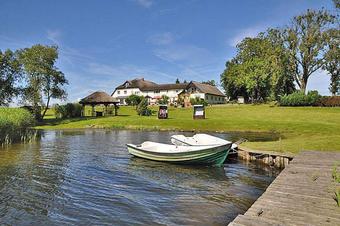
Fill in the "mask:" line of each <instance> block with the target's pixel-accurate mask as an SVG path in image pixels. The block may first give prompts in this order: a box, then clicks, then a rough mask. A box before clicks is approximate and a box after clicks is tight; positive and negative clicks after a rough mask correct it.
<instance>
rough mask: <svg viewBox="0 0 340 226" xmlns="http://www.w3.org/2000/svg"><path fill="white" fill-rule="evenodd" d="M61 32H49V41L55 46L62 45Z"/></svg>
mask: <svg viewBox="0 0 340 226" xmlns="http://www.w3.org/2000/svg"><path fill="white" fill-rule="evenodd" d="M60 37H61V32H60V31H59V30H47V39H48V40H50V41H51V42H53V43H54V44H57V45H60Z"/></svg>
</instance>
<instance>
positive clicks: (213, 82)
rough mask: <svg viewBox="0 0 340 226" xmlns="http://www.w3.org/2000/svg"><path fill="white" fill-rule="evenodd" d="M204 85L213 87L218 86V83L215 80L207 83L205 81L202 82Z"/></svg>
mask: <svg viewBox="0 0 340 226" xmlns="http://www.w3.org/2000/svg"><path fill="white" fill-rule="evenodd" d="M202 83H203V84H208V85H211V86H216V82H215V80H213V79H212V80H207V81H203V82H202Z"/></svg>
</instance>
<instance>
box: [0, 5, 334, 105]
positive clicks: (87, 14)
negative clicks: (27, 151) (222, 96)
mask: <svg viewBox="0 0 340 226" xmlns="http://www.w3.org/2000/svg"><path fill="white" fill-rule="evenodd" d="M321 7H325V8H327V9H330V10H334V8H333V5H332V1H331V0H324V1H321V0H305V1H303V0H282V1H279V0H266V1H263V0H257V1H255V0H235V1H231V0H230V1H225V0H183V1H182V0H167V1H163V0H157V1H156V0H114V1H112V0H97V1H95V0H92V1H91V0H73V1H69V0H58V1H52V0H40V1H39V0H31V1H26V0H21V1H20V0H1V1H0V12H1V13H0V21H1V23H0V49H1V50H4V49H8V48H9V49H12V50H15V49H18V48H23V47H29V46H31V45H34V44H37V43H41V44H48V45H51V44H56V45H58V46H59V52H60V56H59V60H58V67H59V68H60V69H61V70H62V71H63V72H64V73H65V75H66V76H67V78H68V80H69V83H70V84H69V86H68V87H67V90H68V93H69V97H68V101H75V100H77V99H78V98H82V97H84V96H86V95H87V94H89V93H91V92H92V91H96V90H103V91H106V92H108V93H111V92H112V91H113V90H114V88H115V87H116V86H117V85H119V84H121V83H123V82H124V81H125V80H128V79H133V78H135V77H144V78H145V79H149V80H152V81H155V82H158V83H171V82H174V81H175V80H176V78H179V79H180V80H184V79H185V80H187V81H190V80H196V81H202V80H207V79H215V80H216V81H219V78H220V74H221V73H222V71H223V70H224V67H225V62H226V60H228V59H231V58H232V57H233V56H234V55H235V45H236V43H238V42H239V41H241V40H242V39H243V38H244V37H248V36H249V37H252V36H255V35H256V34H257V33H258V32H261V31H265V30H266V28H268V27H282V26H284V25H286V24H288V23H289V21H290V19H291V18H292V17H293V16H294V15H298V14H300V13H302V12H304V11H306V10H307V9H308V8H312V9H319V8H321ZM328 83H329V78H328V76H327V75H326V74H325V73H324V72H322V71H319V72H317V73H316V74H314V75H313V77H312V78H311V80H310V83H309V87H308V88H309V89H317V90H318V91H319V92H321V93H322V94H325V95H326V94H328Z"/></svg>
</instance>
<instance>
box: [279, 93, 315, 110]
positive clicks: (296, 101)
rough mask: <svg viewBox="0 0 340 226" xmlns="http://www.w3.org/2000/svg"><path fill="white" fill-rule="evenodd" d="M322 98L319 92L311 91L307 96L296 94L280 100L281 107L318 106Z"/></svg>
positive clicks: (285, 96)
mask: <svg viewBox="0 0 340 226" xmlns="http://www.w3.org/2000/svg"><path fill="white" fill-rule="evenodd" d="M320 98H321V96H320V95H319V93H318V91H309V92H308V93H307V95H305V94H304V93H303V92H300V91H298V92H294V93H292V94H289V95H284V96H283V97H282V98H281V99H280V100H279V104H280V106H316V105H317V103H318V102H319V100H320Z"/></svg>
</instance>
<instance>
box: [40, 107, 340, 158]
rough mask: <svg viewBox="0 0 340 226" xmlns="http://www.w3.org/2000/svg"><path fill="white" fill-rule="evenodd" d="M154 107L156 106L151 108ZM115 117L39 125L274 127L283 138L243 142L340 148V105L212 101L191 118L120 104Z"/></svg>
mask: <svg viewBox="0 0 340 226" xmlns="http://www.w3.org/2000/svg"><path fill="white" fill-rule="evenodd" d="M153 110H155V111H156V110H157V108H155V107H154V108H153ZM118 113H119V116H117V117H101V118H77V119H65V120H56V119H52V118H53V117H51V118H50V119H48V120H45V122H44V124H43V125H40V126H38V127H37V128H43V129H78V128H127V129H150V130H186V131H213V132H216V131H217V132H228V131H258V132H268V131H271V132H278V133H280V134H281V135H282V139H280V140H278V141H269V142H247V143H244V144H243V145H244V146H246V147H249V148H253V149H259V150H267V151H278V152H298V151H301V150H321V151H326V150H330V151H340V142H339V140H340V108H321V107H273V106H269V105H216V106H210V107H207V108H206V117H207V119H205V120H193V119H192V114H193V112H192V109H191V108H170V109H169V119H167V120H159V119H157V115H156V114H154V115H153V116H150V117H145V116H138V115H137V114H136V112H135V109H134V108H133V107H126V106H124V107H120V109H119V112H118Z"/></svg>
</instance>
